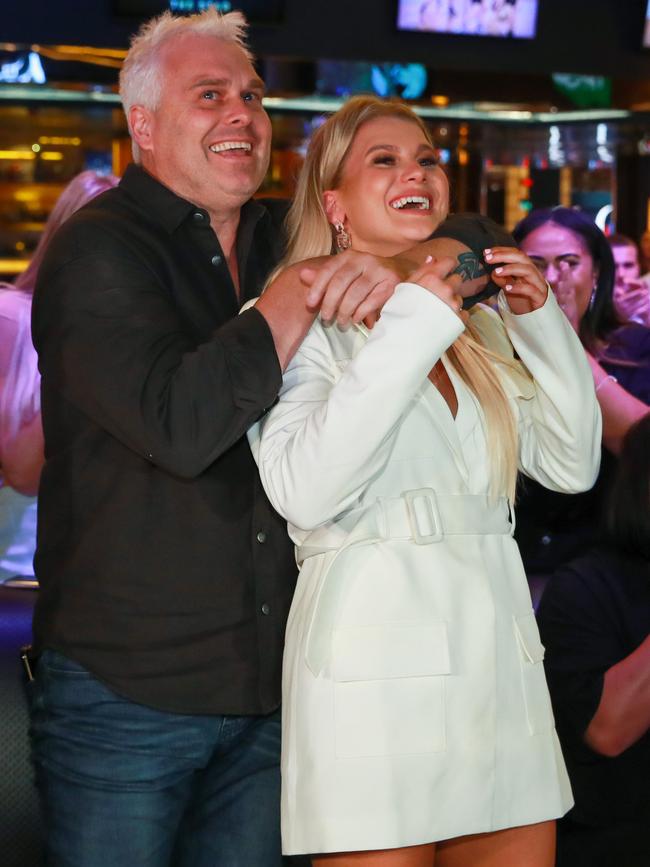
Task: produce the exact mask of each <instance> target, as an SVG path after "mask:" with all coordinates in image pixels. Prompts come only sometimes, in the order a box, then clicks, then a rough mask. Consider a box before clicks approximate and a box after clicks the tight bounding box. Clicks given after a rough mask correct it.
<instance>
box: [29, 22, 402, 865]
mask: <svg viewBox="0 0 650 867" xmlns="http://www.w3.org/2000/svg"><path fill="white" fill-rule="evenodd" d="M244 25H245V22H244V19H243V18H242V17H241V16H240V15H239V14H237V13H233V14H230V15H226V16H223V17H222V16H220V15H219V14H218V13H217V12H215V11H214V10H213V9H211V10H209V11H207V12H205V13H203V14H201V15H198V16H193V17H191V18H187V19H183V18H174V17H172V16H171V15H169V14H166V15H163V16H162V17H161V18H159V19H157V20H154V21H152V22H150V23H149V24H148V25H146V26H145V27H144V28H143V30H142V31H141V33H140V35H139V36H138V37H137V38H136V39H135V40H134V42H133V44H132V47H131V50H130V52H129V55H128V57H127V59H126V62H125V64H124V69H123V72H122V76H121V93H122V98H123V102H124V107H125V110H126V113H127V117H128V122H129V129H130V132H131V136H132V139H133V142H134V155H135V157H136V161H137V162H139V165H133V166H130V167H129V168H128V169H127V171H126V173H125V175H124V178H123V179H122V181H121V183H120V185H119V187H118V188H116V189H115V190H111V191H110V192H108V193H107V194H105V195H103V196H101V197H100V198H99V199H97V200H96V201H95V202H94V203H93V204H92V205H90V206H89V207H87V208H85V209H83V210H82V211H80V212H79V213H78V214H77V215H76V216H74V217H73V218H72V219H71V220H70V221H69V222H68V223H67V224H66V226H65V227H64V228H63V229H62V230H61V231H60V233H59V234H58V235H57V237H56V238H55V239H54V240H53V242H52V244H51V246H50V249H49V252H48V255H47V257H46V259H45V261H44V262H43V265H42V266H41V269H40V274H39V281H38V285H37V289H36V294H35V298H34V312H33V333H34V341H35V345H36V347H37V350H38V352H39V360H40V367H41V372H42V389H43V390H42V396H43V422H44V431H45V442H46V465H45V468H44V471H43V475H42V484H41V490H40V497H39V531H38V549H37V555H36V574H37V576H38V578H39V581H40V584H41V590H40V594H39V600H38V604H37V608H36V613H35V620H34V650H35V654H36V657H37V658H38V668H37V672H36V677H35V680H34V682H33V684H32V690H33V693H32V699H33V701H32V708H33V716H32V721H33V728H32V735H33V746H34V758H35V763H36V771H37V780H38V783H39V787H40V790H41V794H42V797H43V802H44V815H45V821H46V829H47V849H48V863H49V864H53V865H83V867H97V865H116V864H120V865H122V864H124V865H126V864H130V865H131V864H132V865H138V867H154V865H155V867H162V865H168V864H170V863H174V864H179V865H187V867H190V865H191V867H203V865H211V867H214V865H217V864H219V865H224V867H240V865H241V867H253V865H255V867H267V865H268V867H276V865H278V864H279V863H280V860H281V856H280V844H279V815H278V813H279V770H278V764H279V737H280V730H279V721H278V711H277V708H278V705H279V701H280V665H281V653H282V641H283V632H284V624H285V620H286V615H287V611H288V607H289V603H290V598H291V593H292V589H293V581H294V573H295V564H294V559H293V553H292V550H291V547H290V545H289V542H288V538H287V535H286V528H285V524H284V522H283V521H281V520H280V518H279V517H278V516H277V515H276V514H275V513H274V512H273V511H272V509H271V507H270V506H269V504H268V502H267V500H266V498H265V496H264V494H263V491H262V490H261V486H260V483H259V480H258V475H257V471H256V468H255V466H254V462H253V459H252V456H251V454H250V451H249V448H248V444H247V442H246V438H245V431H246V429H247V428H248V427H249V426H250V424H251V423H252V422H253V421H255V419H257V418H258V417H259V416H260V415H261V414H262V413H263V412H264V410H265V408H267V407H268V406H269V405H271V404H272V403H273V401H274V400H275V398H276V395H277V391H278V389H279V386H280V382H281V376H282V369H283V367H284V366H286V363H287V361H288V360H289V358H290V356H291V353H292V352H293V351H294V350H295V348H296V347H297V346H298V345H299V343H300V341H301V339H302V337H303V336H304V334H305V333H306V331H307V329H308V328H309V326H310V324H311V322H312V320H313V316H314V311H315V309H316V307H317V306H318V305H319V304H320V302H321V301H322V302H323V303H322V310H323V311H324V312H326V313H327V315H331V316H338V317H339V318H342V319H344V320H345V319H349V318H350V316H351V315H352V314H355V315H362V314H363V313H364V312H365V311H366V310H371V309H378V308H380V307H381V304H382V303H383V301H384V300H385V299H386V298H387V297H388V295H389V294H390V292H391V291H392V288H393V286H394V284H395V282H396V279H397V278H396V276H395V273H394V271H391V270H390V269H389V268H388V267H385V266H384V265H382V263H374V264H373V263H370V257H363V256H361V257H357V258H356V259H355V258H354V257H342V258H341V265H340V266H338V267H335V268H334V269H332V268H331V267H330V271H329V272H328V274H327V275H326V277H325V278H324V280H325V282H324V283H323V278H321V284H320V286H319V287H317V288H316V289H315V290H314V289H313V288H312V294H314V292H315V297H314V301H315V303H314V305H313V306H312V308H311V309H308V308H307V306H306V303H305V295H306V293H307V289H308V286H307V284H306V283H303V284H301V283H300V281H296V285H295V286H292V287H291V292H290V293H289V292H287V291H286V290H277V289H274V288H273V287H271V289H270V290H269V291H268V293H267V294H265V296H264V298H262V299H261V300H260V301H259V302H258V304H257V306H256V307H255V308H253V309H250V310H247V311H246V312H244V313H243V314H242V315H241V316H238V315H237V314H238V311H239V309H240V307H241V306H242V304H243V303H244V302H245V301H246V300H247V299H250V298H253V297H255V296H257V295H258V294H259V293H260V290H261V289H262V287H263V284H264V281H265V278H266V275H267V274H268V272H269V271H270V269H271V268H272V267H273V265H274V264H275V263H276V262H277V260H278V257H279V255H280V252H281V237H282V235H281V229H280V226H281V220H282V217H283V216H284V208H283V207H282V206H278V204H277V203H276V204H273V203H267V204H264V203H259V202H254V201H252V200H251V196H252V194H253V193H254V192H255V191H256V190H257V188H258V187H259V185H260V183H261V181H262V178H263V177H264V174H265V172H266V169H267V166H268V161H269V151H270V138H271V127H270V122H269V119H268V117H267V115H266V113H265V112H264V110H263V108H262V105H261V99H262V94H263V85H262V82H261V81H260V79H259V77H258V76H257V75H256V73H255V71H254V69H253V67H252V65H251V61H250V56H249V55H248V52H247V50H246V49H245V47H244V45H243V42H242V38H243V31H244ZM355 263H356V264H355ZM305 276H306V277H307V278H309V277H313V276H314V275H313V273H312V274H311V275H310V274H306V275H305ZM330 277H331V278H332V279H331V280H330ZM334 278H336V279H334ZM285 285H286V281H285ZM364 305H365V306H364Z"/></svg>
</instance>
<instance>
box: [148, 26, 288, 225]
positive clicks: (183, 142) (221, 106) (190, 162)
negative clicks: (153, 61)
mask: <svg viewBox="0 0 650 867" xmlns="http://www.w3.org/2000/svg"><path fill="white" fill-rule="evenodd" d="M160 63H161V75H162V94H161V99H160V104H159V106H158V108H157V109H156V110H155V111H153V112H146V110H145V114H146V116H147V118H148V127H147V135H146V136H145V139H144V140H143V143H142V144H141V145H140V146H141V150H142V165H143V167H144V168H145V169H147V171H149V172H150V173H151V174H152V175H154V177H156V178H157V179H158V180H159V181H161V182H162V183H163V184H165V185H166V186H167V187H169V188H170V189H172V190H173V191H174V192H175V193H177V194H178V195H179V196H182V197H183V198H185V199H188V200H189V201H191V202H193V203H194V204H196V205H199V206H200V207H203V208H205V209H206V210H207V211H208V212H209V213H210V214H211V216H216V217H217V218H218V217H220V216H222V215H223V216H227V215H228V213H229V212H231V211H232V210H235V209H238V208H240V207H241V206H242V205H243V203H244V202H245V201H247V200H248V199H249V198H250V197H251V196H252V195H253V193H254V192H255V191H256V190H257V189H258V188H259V186H260V184H261V182H262V179H263V178H264V175H265V173H266V170H267V168H268V164H269V156H270V148H271V123H270V120H269V117H268V115H267V114H266V112H265V111H264V109H263V108H262V95H263V91H264V85H263V82H262V81H261V79H260V78H259V77H258V75H257V74H256V73H255V70H254V69H253V67H252V65H251V64H250V62H249V61H248V59H247V58H246V56H245V54H244V53H243V52H242V50H241V49H240V48H238V47H237V46H236V45H232V44H230V43H226V42H223V41H222V40H220V39H217V38H215V37H213V36H198V35H196V34H187V35H183V36H179V37H177V38H175V39H172V40H170V42H169V44H168V45H165V46H164V47H163V49H162V56H161V59H160ZM139 143H140V142H139Z"/></svg>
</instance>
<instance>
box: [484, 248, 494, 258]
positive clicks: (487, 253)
mask: <svg viewBox="0 0 650 867" xmlns="http://www.w3.org/2000/svg"><path fill="white" fill-rule="evenodd" d="M483 253H484V254H485V255H486V256H491V255H492V248H491V247H486V248H485V250H483Z"/></svg>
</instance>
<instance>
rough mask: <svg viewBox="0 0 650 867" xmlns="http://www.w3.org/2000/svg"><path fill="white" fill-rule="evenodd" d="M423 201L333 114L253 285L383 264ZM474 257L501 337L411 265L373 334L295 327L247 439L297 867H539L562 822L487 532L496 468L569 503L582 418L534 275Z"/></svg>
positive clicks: (439, 178)
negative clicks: (264, 537)
mask: <svg viewBox="0 0 650 867" xmlns="http://www.w3.org/2000/svg"><path fill="white" fill-rule="evenodd" d="M447 207H448V185H447V181H446V178H445V176H444V174H443V173H442V170H441V169H440V167H439V166H438V165H437V160H436V154H435V150H434V148H433V145H432V142H431V138H430V136H429V133H428V131H427V129H426V127H424V125H423V124H422V122H421V121H420V120H419V119H418V118H417V116H416V115H414V114H413V113H412V112H411V111H410V110H409V109H407V108H406V107H405V106H402V105H398V104H394V103H384V102H382V101H380V100H377V99H374V98H372V97H357V98H354V99H351V100H350V101H349V102H348V103H346V105H345V106H344V107H343V108H342V109H341V110H340V111H339V112H337V113H336V114H335V115H333V116H332V117H330V118H329V119H328V120H327V121H326V122H325V124H324V125H323V126H322V127H321V128H320V129H319V130H318V131H317V132H316V134H315V135H314V137H313V139H312V142H311V144H310V147H309V150H308V154H307V160H306V163H305V166H304V168H303V171H302V173H301V176H300V179H299V183H298V188H297V191H296V196H295V200H294V204H293V207H292V210H291V212H290V219H289V234H290V240H289V247H288V253H287V257H286V259H285V261H284V263H283V266H284V270H283V271H281V273H280V275H279V276H278V277H277V279H279V280H287V281H290V283H291V285H295V287H296V291H300V283H299V279H298V276H297V275H298V274H299V272H300V270H301V269H302V267H303V264H302V262H301V260H303V259H305V258H306V257H312V256H318V255H321V256H327V255H330V254H331V253H333V252H335V251H336V249H337V248H338V249H340V250H343V249H346V248H348V247H352V248H353V249H355V250H361V251H365V252H368V253H372V254H374V255H380V256H399V255H401V254H404V253H405V252H406V251H407V250H408V249H409V248H410V247H412V246H413V245H415V244H417V243H418V242H421V241H423V240H424V239H426V238H428V237H429V236H430V235H431V233H432V232H433V230H434V229H435V228H436V227H437V226H438V224H439V223H440V222H441V220H442V219H443V218H444V216H445V214H446V211H447ZM485 255H486V259H487V260H488V262H489V263H491V264H493V265H496V266H497V267H496V269H495V271H494V272H493V275H492V277H493V279H494V280H496V281H499V285H500V286H502V287H504V291H503V292H501V294H500V296H499V311H500V314H501V317H502V318H501V317H500V316H499V315H497V314H496V313H494V312H493V311H491V310H489V309H488V308H485V307H482V306H481V305H477V306H475V307H474V308H472V313H471V315H469V314H468V313H466V312H461V310H460V306H461V300H462V299H461V298H460V297H459V296H458V295H457V294H456V285H455V284H454V278H452V280H451V283H450V282H449V281H447V280H446V279H443V278H444V275H446V274H447V273H448V271H449V270H450V267H451V260H441V261H438V262H434V263H432V264H431V265H429V266H425V267H423V268H421V269H419V270H417V271H416V272H415V273H413V274H412V275H411V278H410V281H409V282H407V283H402V284H400V285H399V286H398V287H397V289H396V291H395V294H394V295H393V297H392V298H391V299H390V300H389V301H388V302H387V303H386V305H385V306H384V308H383V311H382V314H381V318H380V319H379V320H378V321H377V322H376V323H373V322H372V321H367V322H366V323H365V326H360V327H357V328H351V329H348V330H342V329H340V328H339V327H338V326H337V325H336V324H335V323H332V324H326V323H324V322H322V321H320V320H317V321H316V322H315V323H314V325H313V327H312V329H311V331H310V332H309V334H308V335H307V337H306V339H305V341H304V342H303V344H302V346H301V348H300V349H299V350H298V352H297V354H296V356H295V357H294V359H293V361H292V362H291V363H290V365H289V367H288V369H287V371H286V373H285V377H284V384H283V387H282V390H281V392H280V397H279V402H278V403H277V404H276V405H275V407H273V408H272V409H271V410H270V412H269V413H268V414H267V415H266V416H265V417H264V418H263V419H262V421H261V422H260V424H259V425H258V426H257V427H256V428H254V429H252V430H251V432H250V440H251V446H252V449H253V453H254V455H255V456H256V458H257V460H258V463H259V466H260V473H261V477H262V480H263V483H264V486H265V489H266V491H267V493H268V495H269V498H270V500H271V502H272V503H273V505H274V506H275V507H276V508H277V509H278V511H279V512H280V513H281V514H283V515H285V516H286V517H287V519H288V521H289V532H290V535H291V537H292V538H293V540H294V542H295V543H296V545H297V555H298V559H299V561H300V562H301V563H302V566H301V572H300V577H299V580H298V586H297V590H296V595H295V597H294V602H293V605H292V609H291V613H290V616H289V622H288V626H287V643H286V650H285V656H284V676H283V678H284V679H283V758H282V786H283V792H282V811H283V812H282V826H283V846H284V849H285V852H286V853H287V854H298V853H320V854H313V863H314V865H318V867H325V865H327V867H343V865H368V867H370V865H372V867H379V865H381V867H397V865H401V867H431V865H433V864H434V863H435V865H437V867H460V865H463V867H465V865H469V864H471V865H473V867H488V865H490V867H491V865H497V864H498V865H499V867H515V865H516V867H551V865H552V864H553V861H554V822H553V819H554V818H556V817H557V816H560V815H562V814H563V813H564V812H566V810H567V809H568V808H569V806H570V804H571V795H570V790H569V788H568V785H567V780H566V776H565V770H564V764H563V760H562V756H561V753H560V751H559V747H558V744H557V739H556V736H555V732H554V728H553V720H552V716H551V713H550V707H549V700H548V694H547V690H546V685H545V682H544V673H543V668H542V661H541V660H542V648H541V645H540V643H539V636H538V633H537V628H536V625H535V619H534V616H533V613H532V610H531V602H530V595H529V593H528V588H527V585H526V579H525V576H524V574H523V570H522V568H521V561H520V559H519V555H518V552H517V549H516V545H515V543H514V541H513V539H512V523H511V520H510V515H511V504H512V498H513V496H514V486H515V481H516V475H517V468H518V467H520V468H521V469H523V471H524V472H526V473H529V474H531V475H532V476H533V477H535V478H537V479H539V480H540V481H543V482H544V483H545V484H548V485H551V486H553V487H555V488H560V489H562V490H579V489H584V488H585V487H588V486H589V485H590V484H591V483H592V481H593V478H594V476H595V473H596V469H597V462H598V452H599V443H600V414H599V410H598V406H597V403H596V400H595V397H594V392H593V385H592V383H591V375H590V371H589V368H588V365H587V363H586V360H585V357H584V353H583V352H582V348H581V346H580V343H579V341H578V340H577V338H576V336H575V334H574V332H573V331H572V329H571V328H570V326H569V324H568V323H567V321H566V318H565V317H564V316H563V314H562V312H561V311H560V310H559V308H558V306H557V303H556V301H555V299H554V297H553V295H552V293H549V292H548V291H547V286H546V283H545V281H544V280H543V279H542V277H541V275H540V274H539V272H538V271H537V269H536V268H535V267H534V266H533V265H532V263H531V262H530V260H529V259H528V258H527V257H526V256H525V255H524V254H522V253H520V252H519V251H518V250H516V249H514V248H507V247H496V248H492V249H491V250H489V251H487V252H486V254H485ZM515 351H516V353H517V356H518V359H521V361H519V360H518V359H516V358H515ZM524 365H525V367H524ZM567 368H571V369H572V371H573V374H572V376H571V377H570V378H568V379H567V377H566V376H565V370H566V369H567Z"/></svg>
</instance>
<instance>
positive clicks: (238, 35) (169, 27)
mask: <svg viewBox="0 0 650 867" xmlns="http://www.w3.org/2000/svg"><path fill="white" fill-rule="evenodd" d="M247 30H248V23H247V21H246V19H245V18H244V16H243V15H242V13H241V12H228V13H226V14H225V15H222V14H221V12H219V11H217V9H215V8H214V7H213V6H211V7H210V8H208V9H206V10H205V11H203V12H200V13H198V14H196V15H188V16H183V17H181V16H178V15H172V13H171V12H163V14H162V15H159V16H158V17H157V18H152V19H151V20H150V21H146V22H145V23H144V24H143V25H142V27H141V28H140V30H139V31H138V32H137V33H136V35H135V36H134V37H133V39H132V40H131V47H130V48H129V52H128V54H127V55H126V58H125V60H124V64H123V65H122V69H121V71H120V99H121V100H122V106H123V108H124V113H125V114H126V120H127V123H128V125H129V133H130V134H131V139H132V140H133V131H132V129H131V122H130V120H129V112H130V110H131V107H132V106H134V105H142V106H144V107H145V108H148V109H150V110H151V111H155V110H156V109H157V108H158V105H159V104H160V99H161V96H162V87H163V82H162V70H161V63H160V56H161V49H162V47H163V46H164V45H166V44H167V43H168V42H169V41H170V40H172V39H178V38H179V37H181V36H187V35H190V34H192V35H196V36H213V37H215V38H217V39H221V40H222V42H225V43H227V44H229V45H236V46H237V48H240V49H241V51H242V52H243V54H244V55H245V57H246V58H247V59H248V60H250V61H251V63H252V62H253V55H252V54H251V52H250V50H249V49H248V46H247V44H246V34H247ZM132 151H133V159H134V160H135V162H140V149H139V148H138V146H137V144H136V143H135V141H132Z"/></svg>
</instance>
